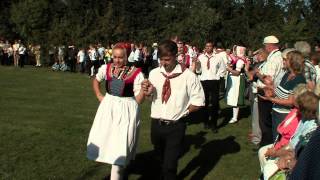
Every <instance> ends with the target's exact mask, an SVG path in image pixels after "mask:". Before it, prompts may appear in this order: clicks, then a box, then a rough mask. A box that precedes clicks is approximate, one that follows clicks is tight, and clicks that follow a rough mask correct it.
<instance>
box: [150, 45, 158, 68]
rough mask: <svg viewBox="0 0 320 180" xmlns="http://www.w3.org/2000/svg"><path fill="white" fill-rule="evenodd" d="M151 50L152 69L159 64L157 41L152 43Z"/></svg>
mask: <svg viewBox="0 0 320 180" xmlns="http://www.w3.org/2000/svg"><path fill="white" fill-rule="evenodd" d="M152 48H153V52H152V69H154V68H157V67H158V66H159V58H158V43H153V44H152Z"/></svg>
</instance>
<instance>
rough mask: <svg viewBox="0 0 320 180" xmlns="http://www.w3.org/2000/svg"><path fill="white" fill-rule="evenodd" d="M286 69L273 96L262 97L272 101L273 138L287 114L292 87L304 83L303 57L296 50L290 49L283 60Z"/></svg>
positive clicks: (292, 102)
mask: <svg viewBox="0 0 320 180" xmlns="http://www.w3.org/2000/svg"><path fill="white" fill-rule="evenodd" d="M283 63H284V66H286V67H287V69H288V71H287V72H286V73H285V74H284V75H283V77H282V79H281V81H280V83H279V85H278V86H277V87H276V88H275V90H274V94H275V97H272V96H267V97H263V96H261V98H262V99H265V100H269V101H271V102H272V103H273V107H272V135H273V139H274V140H275V138H276V136H277V127H278V125H279V124H280V123H281V122H282V120H283V119H284V118H285V117H286V116H287V115H288V114H289V112H290V110H291V108H292V106H293V104H294V97H293V89H294V88H295V87H296V86H297V85H298V84H301V83H302V84H304V83H306V80H305V78H304V75H303V68H304V58H303V56H302V55H301V53H300V52H298V51H291V52H289V53H288V54H287V59H284V61H283Z"/></svg>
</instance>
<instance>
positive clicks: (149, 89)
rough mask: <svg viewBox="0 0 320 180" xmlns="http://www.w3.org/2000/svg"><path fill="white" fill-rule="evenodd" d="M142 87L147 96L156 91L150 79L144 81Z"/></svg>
mask: <svg viewBox="0 0 320 180" xmlns="http://www.w3.org/2000/svg"><path fill="white" fill-rule="evenodd" d="M141 89H142V91H143V93H144V95H145V96H150V95H151V94H152V93H153V91H154V87H153V85H152V84H151V82H150V81H149V80H148V79H145V80H143V81H142V83H141Z"/></svg>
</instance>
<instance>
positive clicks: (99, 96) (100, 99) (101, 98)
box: [97, 94, 104, 102]
mask: <svg viewBox="0 0 320 180" xmlns="http://www.w3.org/2000/svg"><path fill="white" fill-rule="evenodd" d="M97 98H98V100H99V102H101V101H102V100H103V98H104V95H102V94H99V95H97Z"/></svg>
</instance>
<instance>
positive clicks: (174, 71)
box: [160, 64, 182, 76]
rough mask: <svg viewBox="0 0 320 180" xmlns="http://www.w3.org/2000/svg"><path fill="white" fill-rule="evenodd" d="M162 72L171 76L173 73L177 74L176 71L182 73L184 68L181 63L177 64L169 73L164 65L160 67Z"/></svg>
mask: <svg viewBox="0 0 320 180" xmlns="http://www.w3.org/2000/svg"><path fill="white" fill-rule="evenodd" d="M160 72H161V73H164V74H166V75H168V76H170V75H171V74H175V73H182V68H181V65H180V64H177V65H176V67H175V68H174V69H173V70H172V71H171V72H170V73H168V72H167V71H166V70H165V69H164V67H163V66H161V67H160Z"/></svg>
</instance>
